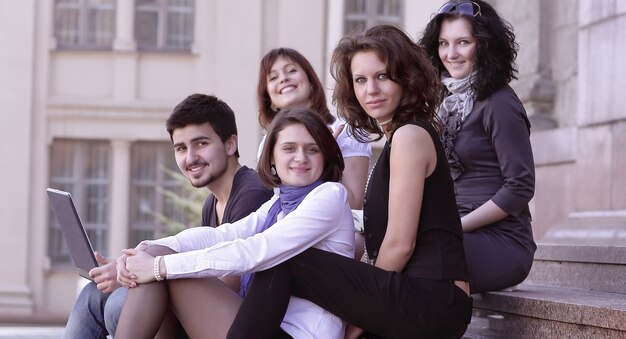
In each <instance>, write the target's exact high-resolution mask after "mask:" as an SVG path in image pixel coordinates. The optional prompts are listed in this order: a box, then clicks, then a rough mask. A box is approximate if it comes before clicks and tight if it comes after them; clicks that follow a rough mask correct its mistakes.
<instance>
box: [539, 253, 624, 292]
mask: <svg viewBox="0 0 626 339" xmlns="http://www.w3.org/2000/svg"><path fill="white" fill-rule="evenodd" d="M624 277H626V247H619V246H586V245H563V244H542V243H539V244H538V245H537V252H535V260H534V262H533V267H532V269H531V271H530V274H529V275H528V278H526V282H527V283H531V284H541V285H548V286H558V287H566V288H581V289H590V290H595V291H604V292H613V293H626V283H625V282H624Z"/></svg>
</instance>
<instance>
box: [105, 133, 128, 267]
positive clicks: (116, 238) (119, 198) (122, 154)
mask: <svg viewBox="0 0 626 339" xmlns="http://www.w3.org/2000/svg"><path fill="white" fill-rule="evenodd" d="M130 146H131V143H130V142H129V141H126V140H113V141H111V149H112V166H111V167H112V172H111V197H110V201H111V209H110V212H109V213H110V215H109V221H110V222H109V248H108V250H109V253H108V256H109V257H110V258H111V259H113V258H117V257H118V256H119V255H120V250H121V249H122V248H127V247H128V219H129V210H128V209H129V208H128V206H129V201H130V196H129V195H130V189H129V188H130Z"/></svg>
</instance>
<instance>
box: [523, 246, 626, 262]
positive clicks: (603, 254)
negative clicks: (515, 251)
mask: <svg viewBox="0 0 626 339" xmlns="http://www.w3.org/2000/svg"><path fill="white" fill-rule="evenodd" d="M535 260H544V261H568V262H581V263H602V264H624V265H626V247H622V246H597V245H566V244H548V243H545V244H544V243H538V244H537V252H535Z"/></svg>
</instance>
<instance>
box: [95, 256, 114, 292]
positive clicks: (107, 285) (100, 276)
mask: <svg viewBox="0 0 626 339" xmlns="http://www.w3.org/2000/svg"><path fill="white" fill-rule="evenodd" d="M94 255H95V256H96V261H97V262H98V264H100V266H98V267H95V268H92V269H91V271H89V276H90V277H91V278H92V279H93V281H94V283H96V286H97V287H98V289H99V290H100V291H102V292H103V293H111V292H113V291H115V290H116V289H117V288H119V287H120V286H121V285H120V283H119V282H118V281H117V270H116V269H115V262H114V261H111V260H109V259H107V258H105V257H103V256H101V255H100V253H98V252H94Z"/></svg>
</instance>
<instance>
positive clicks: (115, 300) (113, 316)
mask: <svg viewBox="0 0 626 339" xmlns="http://www.w3.org/2000/svg"><path fill="white" fill-rule="evenodd" d="M127 293H128V290H127V289H126V288H123V287H121V288H118V289H116V290H115V291H113V293H111V296H110V297H109V300H107V302H106V304H105V305H104V324H105V326H106V328H107V332H109V333H110V334H111V335H114V334H115V330H116V329H117V322H118V321H119V319H120V314H121V313H122V307H123V306H124V301H125V300H126V294H127Z"/></svg>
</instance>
